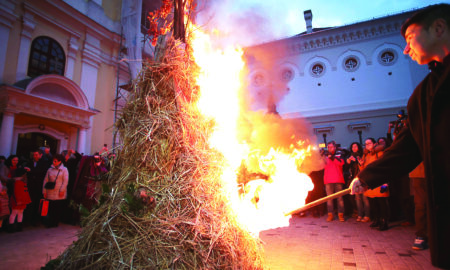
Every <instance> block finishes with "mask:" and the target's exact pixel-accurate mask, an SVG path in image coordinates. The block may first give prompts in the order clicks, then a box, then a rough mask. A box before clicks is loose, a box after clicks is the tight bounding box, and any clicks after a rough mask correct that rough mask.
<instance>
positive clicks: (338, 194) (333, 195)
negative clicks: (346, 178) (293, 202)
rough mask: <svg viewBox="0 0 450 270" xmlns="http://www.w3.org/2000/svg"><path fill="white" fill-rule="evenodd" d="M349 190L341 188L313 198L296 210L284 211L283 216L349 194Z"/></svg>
mask: <svg viewBox="0 0 450 270" xmlns="http://www.w3.org/2000/svg"><path fill="white" fill-rule="evenodd" d="M351 191H352V190H351V188H347V189H344V190H341V191H339V192H336V193H333V194H331V195H328V196H326V197H323V198H320V199H318V200H315V201H313V202H310V203H307V204H305V205H303V206H302V207H300V208H298V209H296V210H293V211H291V212H289V213H285V214H284V215H285V216H290V215H293V214H297V213H300V212H303V211H305V210H308V209H309V208H312V207H314V206H317V205H319V204H322V203H324V202H327V201H329V200H333V199H336V198H339V197H342V196H344V195H347V194H350V192H351Z"/></svg>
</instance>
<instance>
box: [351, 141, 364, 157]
mask: <svg viewBox="0 0 450 270" xmlns="http://www.w3.org/2000/svg"><path fill="white" fill-rule="evenodd" d="M354 144H356V145H357V146H358V151H356V154H357V155H358V156H362V154H363V147H362V146H361V144H360V143H359V142H352V143H351V144H350V147H349V149H348V150H349V151H350V153H351V154H353V150H352V148H353V145H354Z"/></svg>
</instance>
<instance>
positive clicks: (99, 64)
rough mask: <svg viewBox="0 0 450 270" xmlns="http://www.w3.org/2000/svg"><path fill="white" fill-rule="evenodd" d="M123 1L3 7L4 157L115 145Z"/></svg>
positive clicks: (126, 75) (125, 74)
mask: <svg viewBox="0 0 450 270" xmlns="http://www.w3.org/2000/svg"><path fill="white" fill-rule="evenodd" d="M121 9H122V0H112V1H102V0H95V1H75V0H73V1H71V0H66V1H59V0H33V1H31V0H30V1H26V0H4V1H1V2H0V38H1V42H0V104H1V105H0V116H1V118H0V119H1V127H0V141H1V142H2V143H1V144H0V155H5V156H8V155H10V154H18V155H22V156H25V157H28V155H29V152H30V151H32V150H35V149H36V148H37V147H40V146H44V145H49V146H50V147H51V149H52V152H53V153H60V152H61V151H62V150H65V149H75V150H77V151H78V152H80V153H85V154H92V153H94V152H96V151H99V150H100V149H101V148H102V146H103V144H105V143H107V144H108V145H112V143H113V128H112V126H113V123H114V117H115V114H114V109H115V106H116V105H117V104H116V103H115V101H116V100H117V99H116V92H117V89H118V86H119V85H124V84H127V83H128V82H129V81H130V72H129V68H128V67H127V64H126V63H124V62H120V61H119V60H120V49H121V47H120V45H121V27H122V26H121Z"/></svg>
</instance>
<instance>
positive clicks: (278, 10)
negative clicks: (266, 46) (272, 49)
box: [196, 0, 304, 47]
mask: <svg viewBox="0 0 450 270" xmlns="http://www.w3.org/2000/svg"><path fill="white" fill-rule="evenodd" d="M286 4H287V5H286ZM293 5H295V7H293ZM197 10H198V13H197V16H196V23H197V24H198V25H200V26H201V27H202V28H204V29H207V30H212V29H217V30H219V31H220V36H217V37H216V38H217V40H218V42H220V43H221V44H222V45H224V44H225V45H226V44H234V45H236V44H238V45H240V46H242V47H246V46H251V45H254V44H259V43H263V42H268V41H271V40H274V39H279V38H281V37H286V36H288V35H291V34H292V33H299V32H300V31H302V27H303V28H304V21H303V13H302V11H301V10H300V8H299V7H298V5H297V4H294V2H293V1H284V2H283V4H280V2H278V1H274V0H265V1H259V0H214V1H200V2H199V4H198V9H197Z"/></svg>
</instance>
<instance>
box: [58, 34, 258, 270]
mask: <svg viewBox="0 0 450 270" xmlns="http://www.w3.org/2000/svg"><path fill="white" fill-rule="evenodd" d="M172 44H173V42H172ZM178 48H179V47H177V46H175V45H169V46H167V51H166V53H165V56H164V57H163V60H162V61H161V62H160V63H147V64H146V65H145V67H144V69H143V72H142V74H141V77H140V79H139V80H138V81H137V82H136V91H135V93H134V96H133V97H131V98H130V99H129V102H128V104H127V106H126V107H125V108H124V109H123V111H122V115H121V119H119V121H118V122H117V126H118V129H119V132H120V134H121V139H122V141H123V145H122V149H121V150H120V152H119V153H118V155H117V160H116V162H115V164H114V166H113V168H112V170H111V173H110V177H109V180H108V181H109V183H108V184H109V186H110V187H111V188H110V190H109V191H108V193H107V194H105V198H104V203H102V204H101V205H100V206H99V208H98V209H96V210H95V211H94V212H93V213H91V215H90V216H89V217H88V219H87V220H86V223H85V224H86V225H85V227H84V228H83V230H82V232H81V234H80V236H79V240H78V241H77V242H75V243H74V244H73V245H72V246H71V247H70V248H69V249H68V250H66V252H65V253H64V254H62V255H61V256H60V258H59V260H60V262H59V264H58V267H57V268H59V269H131V268H136V269H144V268H145V269H260V268H262V260H263V259H262V252H261V251H262V250H261V245H260V243H259V241H258V240H256V239H254V238H253V237H252V236H251V235H250V234H249V233H248V232H246V231H245V230H242V229H241V228H239V227H238V226H237V225H236V222H235V220H234V219H233V217H232V216H231V215H230V214H229V212H228V209H227V200H226V198H225V197H224V195H223V194H224V193H223V191H222V185H221V184H220V181H219V180H218V179H219V176H220V175H219V174H220V172H221V168H220V167H221V164H222V160H221V156H220V154H218V153H216V152H214V151H212V150H211V149H209V148H208V146H207V143H206V140H207V138H208V135H209V133H210V132H211V127H212V123H211V122H210V121H208V120H206V119H203V118H202V117H201V116H200V115H199V114H198V113H196V111H195V110H194V109H192V103H191V101H195V99H196V96H197V94H198V93H197V92H196V90H195V89H196V88H195V86H194V84H193V79H194V76H195V74H196V68H195V65H194V64H193V63H192V61H191V60H190V57H189V54H187V53H185V51H184V50H180V49H178ZM136 194H137V195H136ZM139 194H143V197H140V196H139ZM148 198H150V200H145V199H148ZM146 202H149V203H146Z"/></svg>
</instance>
